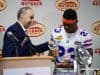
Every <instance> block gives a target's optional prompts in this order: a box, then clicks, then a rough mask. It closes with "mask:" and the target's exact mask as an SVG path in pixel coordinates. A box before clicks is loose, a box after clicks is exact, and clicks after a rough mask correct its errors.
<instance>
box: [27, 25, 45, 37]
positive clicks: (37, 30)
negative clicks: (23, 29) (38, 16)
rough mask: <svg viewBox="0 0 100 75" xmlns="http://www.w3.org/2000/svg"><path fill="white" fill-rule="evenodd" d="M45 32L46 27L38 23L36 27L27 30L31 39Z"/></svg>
mask: <svg viewBox="0 0 100 75" xmlns="http://www.w3.org/2000/svg"><path fill="white" fill-rule="evenodd" d="M44 32H45V27H44V25H42V24H40V23H37V24H35V25H32V26H30V27H29V28H28V29H27V34H28V36H30V37H37V36H40V35H42V34H43V33H44Z"/></svg>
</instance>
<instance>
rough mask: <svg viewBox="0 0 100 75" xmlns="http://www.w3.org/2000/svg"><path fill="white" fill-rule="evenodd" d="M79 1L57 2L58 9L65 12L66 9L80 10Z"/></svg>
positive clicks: (61, 0)
mask: <svg viewBox="0 0 100 75" xmlns="http://www.w3.org/2000/svg"><path fill="white" fill-rule="evenodd" d="M79 4H80V2H79V0H57V1H56V7H57V9H59V10H61V11H64V10H66V9H69V8H71V9H78V8H79Z"/></svg>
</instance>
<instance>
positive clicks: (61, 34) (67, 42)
mask: <svg viewBox="0 0 100 75" xmlns="http://www.w3.org/2000/svg"><path fill="white" fill-rule="evenodd" d="M76 41H79V42H81V43H82V44H83V45H84V47H85V48H92V39H91V36H90V34H89V33H88V32H86V31H85V30H83V29H80V28H78V30H77V32H75V33H67V32H66V31H65V30H64V27H63V26H61V27H58V28H55V29H54V30H53V32H52V34H51V38H50V44H49V47H50V49H55V48H56V50H59V56H58V57H57V62H63V61H64V60H65V59H67V60H70V61H72V62H73V60H74V59H75V50H76V47H77V45H76V44H75V42H76Z"/></svg>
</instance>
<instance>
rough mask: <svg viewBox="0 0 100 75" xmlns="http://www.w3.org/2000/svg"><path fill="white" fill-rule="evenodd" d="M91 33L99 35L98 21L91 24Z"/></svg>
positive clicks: (99, 25)
mask: <svg viewBox="0 0 100 75" xmlns="http://www.w3.org/2000/svg"><path fill="white" fill-rule="evenodd" d="M92 32H93V33H95V34H98V35H100V21H97V22H95V23H93V25H92Z"/></svg>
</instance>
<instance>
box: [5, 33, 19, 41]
mask: <svg viewBox="0 0 100 75" xmlns="http://www.w3.org/2000/svg"><path fill="white" fill-rule="evenodd" d="M7 35H8V37H10V38H11V39H12V40H14V41H16V42H19V40H18V39H17V37H15V35H14V34H13V33H12V32H7Z"/></svg>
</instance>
